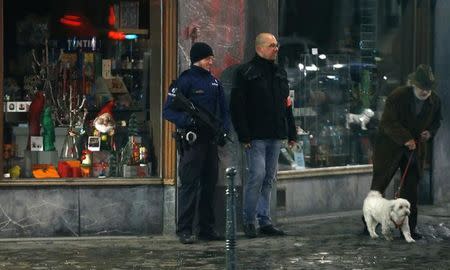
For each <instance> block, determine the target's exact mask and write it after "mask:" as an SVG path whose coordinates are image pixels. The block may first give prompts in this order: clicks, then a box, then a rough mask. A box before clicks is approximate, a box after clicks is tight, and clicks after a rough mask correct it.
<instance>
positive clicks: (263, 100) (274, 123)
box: [230, 55, 296, 143]
mask: <svg viewBox="0 0 450 270" xmlns="http://www.w3.org/2000/svg"><path fill="white" fill-rule="evenodd" d="M288 97H289V85H288V80H287V74H286V71H285V70H284V69H282V68H281V67H279V66H278V65H276V64H275V63H274V62H273V61H269V60H266V59H263V58H261V57H259V56H258V55H256V56H255V57H254V58H253V59H252V60H251V61H250V62H248V63H245V64H243V65H241V66H240V67H239V68H238V70H237V72H236V77H235V80H234V83H233V89H232V91H231V98H230V112H231V121H232V123H233V126H234V129H235V130H236V133H237V135H238V138H239V141H240V142H242V143H249V142H250V141H251V140H261V139H289V140H292V141H295V140H296V129H295V122H294V117H293V115H292V106H290V104H289V102H288Z"/></svg>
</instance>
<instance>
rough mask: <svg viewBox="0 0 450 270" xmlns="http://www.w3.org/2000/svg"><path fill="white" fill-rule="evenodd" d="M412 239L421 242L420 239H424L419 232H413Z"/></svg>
mask: <svg viewBox="0 0 450 270" xmlns="http://www.w3.org/2000/svg"><path fill="white" fill-rule="evenodd" d="M402 235H403V234H402ZM411 237H412V238H413V239H414V240H419V239H422V238H423V235H422V234H420V233H418V232H415V231H413V232H411Z"/></svg>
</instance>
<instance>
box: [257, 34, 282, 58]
mask: <svg viewBox="0 0 450 270" xmlns="http://www.w3.org/2000/svg"><path fill="white" fill-rule="evenodd" d="M255 50H256V54H258V55H259V56H260V57H261V58H264V59H267V60H270V61H274V60H275V59H276V58H277V54H278V41H277V39H276V38H275V36H274V35H273V34H271V33H260V34H258V36H256V40H255Z"/></svg>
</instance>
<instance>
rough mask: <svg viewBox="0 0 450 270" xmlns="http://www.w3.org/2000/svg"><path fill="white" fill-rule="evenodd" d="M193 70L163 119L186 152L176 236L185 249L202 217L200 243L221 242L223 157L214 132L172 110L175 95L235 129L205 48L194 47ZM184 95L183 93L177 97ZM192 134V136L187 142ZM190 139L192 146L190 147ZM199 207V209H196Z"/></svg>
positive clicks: (181, 83)
mask: <svg viewBox="0 0 450 270" xmlns="http://www.w3.org/2000/svg"><path fill="white" fill-rule="evenodd" d="M190 60H191V67H190V69H188V70H186V71H184V72H183V73H182V74H181V75H180V76H179V78H178V79H177V80H176V82H175V83H174V84H172V89H169V94H168V97H167V100H166V103H165V104H164V108H163V117H164V118H165V119H166V120H168V121H170V122H172V123H174V124H175V125H176V128H177V131H179V132H182V133H183V136H182V137H183V139H182V140H183V144H182V145H183V149H182V153H179V154H180V161H179V166H178V170H179V171H178V173H179V176H180V180H181V187H180V188H179V191H178V223H177V235H178V237H179V240H180V242H181V243H183V244H192V243H193V242H194V240H195V237H194V235H193V233H194V228H193V225H194V224H193V223H194V216H195V212H196V210H197V211H198V214H197V215H198V233H199V234H198V238H199V239H202V240H220V239H222V238H223V237H221V236H219V235H218V234H217V232H216V231H214V229H213V227H214V222H215V220H214V210H213V206H214V200H213V199H214V190H215V186H216V183H217V178H218V160H219V159H218V151H217V144H215V143H214V132H213V131H212V130H211V129H210V128H209V127H207V126H204V125H201V123H198V121H196V120H195V119H194V118H192V117H191V116H190V115H189V114H188V113H186V112H185V111H183V110H180V109H177V108H176V107H175V106H172V103H173V101H174V97H173V95H172V94H173V93H174V92H177V93H182V94H183V95H184V96H185V97H186V98H188V99H189V100H190V101H191V102H192V103H193V104H194V105H195V106H199V107H202V108H203V109H205V110H207V111H209V112H210V113H211V114H213V115H215V116H217V117H218V118H219V119H220V120H221V123H222V125H223V127H222V128H223V129H224V130H225V131H226V132H227V131H228V130H229V126H230V120H229V112H228V108H227V106H226V105H225V97H224V91H223V87H222V85H221V83H220V82H219V81H218V80H217V79H216V78H215V77H214V76H213V75H212V74H211V67H212V64H213V61H214V54H213V50H212V49H211V47H210V46H209V45H208V44H206V43H203V42H197V43H195V44H194V45H193V46H192V48H191V50H190ZM178 91H179V92H178ZM186 134H188V136H186ZM186 137H188V139H189V142H188V141H186ZM197 205H198V209H196V208H197Z"/></svg>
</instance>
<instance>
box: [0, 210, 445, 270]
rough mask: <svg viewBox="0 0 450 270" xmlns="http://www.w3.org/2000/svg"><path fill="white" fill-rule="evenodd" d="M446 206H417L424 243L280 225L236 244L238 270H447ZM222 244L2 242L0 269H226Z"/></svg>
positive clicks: (344, 228)
mask: <svg viewBox="0 0 450 270" xmlns="http://www.w3.org/2000/svg"><path fill="white" fill-rule="evenodd" d="M449 210H450V203H449V204H447V205H442V206H421V208H420V210H419V211H420V215H419V230H420V232H421V233H422V234H423V235H424V238H423V239H421V240H418V241H417V242H416V243H413V244H408V243H406V242H405V241H404V240H403V239H401V238H400V234H399V233H398V232H395V236H396V237H395V239H394V241H392V242H389V241H386V240H384V239H378V240H372V239H370V238H369V236H366V235H363V234H362V224H361V211H352V212H341V213H333V214H326V215H315V216H307V217H298V218H290V219H283V220H279V222H278V223H279V224H280V227H281V228H282V229H284V230H286V231H287V232H288V233H289V235H288V236H283V237H258V238H256V239H246V238H245V237H244V236H243V234H242V233H239V235H238V241H237V252H236V257H237V269H246V270H247V269H410V270H411V269H439V270H440V269H450V211H449ZM225 268H226V264H225V243H224V242H204V241H198V242H196V243H195V244H193V245H182V244H180V243H179V242H178V239H177V238H176V237H175V236H149V237H86V238H83V237H82V238H48V239H36V238H34V239H2V240H0V269H8V270H9V269H34V270H37V269H111V270H112V269H115V270H118V269H225Z"/></svg>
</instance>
